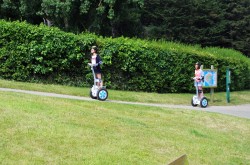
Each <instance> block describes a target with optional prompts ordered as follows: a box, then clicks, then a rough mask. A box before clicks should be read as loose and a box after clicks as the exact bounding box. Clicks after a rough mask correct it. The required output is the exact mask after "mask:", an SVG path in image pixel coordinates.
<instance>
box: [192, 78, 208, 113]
mask: <svg viewBox="0 0 250 165" xmlns="http://www.w3.org/2000/svg"><path fill="white" fill-rule="evenodd" d="M195 89H196V95H194V96H193V98H192V100H191V105H192V106H193V107H196V106H197V105H200V106H201V108H206V107H207V106H208V100H207V98H206V97H205V96H203V97H202V98H201V99H199V95H198V83H197V82H195Z"/></svg>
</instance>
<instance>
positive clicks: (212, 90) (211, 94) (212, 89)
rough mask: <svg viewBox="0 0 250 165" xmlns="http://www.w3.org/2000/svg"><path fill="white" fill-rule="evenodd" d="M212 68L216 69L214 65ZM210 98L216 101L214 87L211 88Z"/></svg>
mask: <svg viewBox="0 0 250 165" xmlns="http://www.w3.org/2000/svg"><path fill="white" fill-rule="evenodd" d="M211 70H214V66H213V65H211ZM210 100H211V102H212V103H213V102H214V87H212V88H210Z"/></svg>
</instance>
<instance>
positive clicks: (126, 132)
mask: <svg viewBox="0 0 250 165" xmlns="http://www.w3.org/2000/svg"><path fill="white" fill-rule="evenodd" d="M0 100H1V101H0V115H1V117H0V132H1V134H0V148H1V151H0V163H1V164H102V165H103V164H104V165H105V164H107V165H109V164H129V165H130V164H143V165H144V164H150V165H151V164H166V163H167V162H170V161H172V160H174V159H175V158H177V157H179V156H180V155H182V154H187V156H188V161H189V164H199V165H202V164H208V165H210V164H213V165H217V164H218V165H221V164H225V165H230V164H237V165H238V164H244V165H245V164H249V162H250V145H249V144H250V120H249V119H243V118H237V117H232V116H227V115H221V114H217V113H207V112H204V111H191V110H179V109H169V108H159V107H147V106H139V105H122V104H116V103H110V102H100V101H96V102H87V101H79V100H70V99H60V98H50V97H42V96H34V95H28V94H21V93H12V92H0Z"/></svg>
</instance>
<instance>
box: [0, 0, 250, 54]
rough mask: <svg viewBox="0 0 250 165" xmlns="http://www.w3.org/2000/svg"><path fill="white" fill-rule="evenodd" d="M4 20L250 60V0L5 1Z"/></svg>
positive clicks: (0, 8)
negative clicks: (219, 50)
mask: <svg viewBox="0 0 250 165" xmlns="http://www.w3.org/2000/svg"><path fill="white" fill-rule="evenodd" d="M0 18H1V19H5V20H25V21H27V22H29V23H32V24H40V23H45V24H47V25H48V26H56V27H59V28H61V29H63V30H65V31H71V32H74V33H81V32H83V31H90V32H94V33H96V34H98V35H102V36H112V37H119V36H126V37H138V38H147V39H164V40H170V41H178V42H183V43H188V44H199V45H201V46H203V47H206V46H220V47H227V48H234V49H236V50H239V51H241V52H243V53H244V54H245V55H247V56H248V57H250V42H249V41H250V1H249V0H224V1H222V0H203V1H200V0H0Z"/></svg>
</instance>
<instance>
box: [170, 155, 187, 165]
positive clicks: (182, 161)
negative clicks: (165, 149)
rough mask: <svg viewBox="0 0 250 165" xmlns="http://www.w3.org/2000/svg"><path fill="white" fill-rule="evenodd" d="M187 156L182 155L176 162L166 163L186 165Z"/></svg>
mask: <svg viewBox="0 0 250 165" xmlns="http://www.w3.org/2000/svg"><path fill="white" fill-rule="evenodd" d="M188 164H189V163H188V160H187V155H186V154H185V155H182V156H180V157H179V158H177V159H176V160H174V161H172V162H171V163H168V164H167V165H188Z"/></svg>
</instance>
